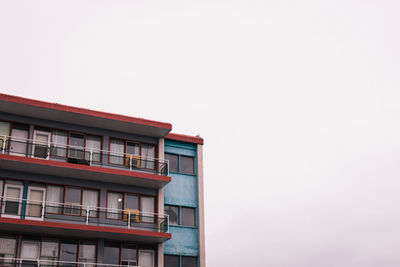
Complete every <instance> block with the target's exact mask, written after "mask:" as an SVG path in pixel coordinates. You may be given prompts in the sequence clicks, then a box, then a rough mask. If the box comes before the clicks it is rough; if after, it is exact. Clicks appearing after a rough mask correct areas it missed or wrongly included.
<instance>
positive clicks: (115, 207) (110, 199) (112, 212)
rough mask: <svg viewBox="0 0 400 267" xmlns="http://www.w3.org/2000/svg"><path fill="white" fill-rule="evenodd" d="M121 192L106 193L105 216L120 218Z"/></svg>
mask: <svg viewBox="0 0 400 267" xmlns="http://www.w3.org/2000/svg"><path fill="white" fill-rule="evenodd" d="M122 200H123V195H122V193H111V192H110V193H108V196H107V218H109V219H122V213H121V211H122V204H123V203H122Z"/></svg>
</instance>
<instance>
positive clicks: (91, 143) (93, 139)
mask: <svg viewBox="0 0 400 267" xmlns="http://www.w3.org/2000/svg"><path fill="white" fill-rule="evenodd" d="M100 150H101V138H100V137H99V136H93V135H88V136H86V152H85V159H86V160H89V161H90V160H91V161H92V162H93V161H94V162H100V161H101V158H100V157H101V151H100Z"/></svg>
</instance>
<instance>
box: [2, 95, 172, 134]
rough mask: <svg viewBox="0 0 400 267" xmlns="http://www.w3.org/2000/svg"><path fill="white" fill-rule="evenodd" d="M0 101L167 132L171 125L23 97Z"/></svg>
mask: <svg viewBox="0 0 400 267" xmlns="http://www.w3.org/2000/svg"><path fill="white" fill-rule="evenodd" d="M0 100H1V101H7V102H13V103H18V104H25V105H30V106H36V107H41V108H47V109H53V110H59V111H64V112H70V113H78V114H82V115H88V116H94V117H100V118H104V119H110V120H118V121H123V122H128V123H134V124H142V125H147V126H152V127H158V128H164V129H168V130H171V129H172V125H171V124H170V123H166V122H158V121H152V120H147V119H143V118H135V117H129V116H125V115H120V114H113V113H107V112H102V111H95V110H90V109H85V108H78V107H72V106H67V105H62V104H57V103H50V102H45V101H40V100H34V99H29V98H24V97H20V96H13V95H7V94H1V93H0Z"/></svg>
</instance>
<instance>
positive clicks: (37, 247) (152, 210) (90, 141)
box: [0, 94, 205, 267]
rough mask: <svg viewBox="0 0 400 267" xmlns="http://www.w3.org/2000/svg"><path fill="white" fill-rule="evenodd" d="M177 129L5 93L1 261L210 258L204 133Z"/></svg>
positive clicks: (169, 265) (0, 105) (183, 261)
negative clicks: (205, 192)
mask: <svg viewBox="0 0 400 267" xmlns="http://www.w3.org/2000/svg"><path fill="white" fill-rule="evenodd" d="M171 130H172V125H171V124H170V123H164V122H157V121H152V120H146V119H142V118H135V117H129V116H124V115H117V114H111V113H106V112H101V111H94V110H89V109H84V108H76V107H71V106H66V105H61V104H55V103H49V102H44V101H39V100H33V99H27V98H23V97H18V96H12V95H6V94H0V196H1V210H0V262H1V265H3V266H21V267H22V266H28V265H29V266H32V265H33V266H38V265H49V264H50V265H53V266H56V265H58V266H63V265H64V266H66V262H70V263H69V265H68V266H77V265H80V266H81V265H82V264H83V263H84V262H86V263H92V264H95V265H97V266H104V265H107V266H126V265H130V266H135V265H140V266H146V267H147V266H149V267H155V266H158V267H162V266H165V267H192V266H199V267H204V266H205V243H204V240H205V236H204V235H205V233H204V192H203V139H202V138H201V137H197V136H188V135H182V134H175V133H170V131H171ZM3 250H4V251H3ZM50 254H51V255H50ZM117 255H118V256H117ZM71 264H72V265H71Z"/></svg>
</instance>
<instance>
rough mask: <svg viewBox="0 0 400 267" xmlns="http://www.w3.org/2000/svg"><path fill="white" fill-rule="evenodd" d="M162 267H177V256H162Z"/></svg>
mask: <svg viewBox="0 0 400 267" xmlns="http://www.w3.org/2000/svg"><path fill="white" fill-rule="evenodd" d="M164 267H179V256H172V255H164Z"/></svg>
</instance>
